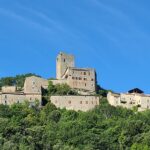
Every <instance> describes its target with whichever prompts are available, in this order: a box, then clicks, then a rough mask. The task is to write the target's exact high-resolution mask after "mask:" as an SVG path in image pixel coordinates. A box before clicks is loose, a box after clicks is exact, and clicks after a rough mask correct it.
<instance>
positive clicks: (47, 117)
mask: <svg viewBox="0 0 150 150" xmlns="http://www.w3.org/2000/svg"><path fill="white" fill-rule="evenodd" d="M149 116H150V111H149V110H147V111H145V112H138V113H137V112H136V113H135V112H134V111H132V110H127V109H124V108H120V107H116V108H115V107H113V106H110V105H109V104H108V103H107V101H106V99H103V100H101V105H100V106H98V107H96V108H95V109H93V110H91V111H88V112H81V111H79V112H75V111H71V110H70V111H68V110H65V109H62V110H60V109H57V108H56V107H55V106H54V105H52V104H51V103H50V102H49V103H47V105H46V106H45V107H42V108H39V107H38V105H36V106H32V107H29V104H28V102H25V103H24V104H14V105H12V106H10V107H9V106H4V105H0V127H1V128H0V148H1V149H2V150H10V149H12V150H29V149H30V150H41V149H45V150H109V149H110V150H124V149H126V150H128V149H130V150H149V149H150V119H149Z"/></svg>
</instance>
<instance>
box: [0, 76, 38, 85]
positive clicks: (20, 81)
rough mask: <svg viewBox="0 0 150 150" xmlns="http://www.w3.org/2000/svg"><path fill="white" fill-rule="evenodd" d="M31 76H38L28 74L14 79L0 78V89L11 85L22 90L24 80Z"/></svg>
mask: <svg viewBox="0 0 150 150" xmlns="http://www.w3.org/2000/svg"><path fill="white" fill-rule="evenodd" d="M33 75H34V76H38V75H36V74H32V73H28V74H22V75H16V76H15V77H5V78H0V88H1V87H2V86H13V85H16V86H17V87H20V88H22V87H23V85H24V81H25V78H26V77H30V76H33ZM38 77H39V76H38Z"/></svg>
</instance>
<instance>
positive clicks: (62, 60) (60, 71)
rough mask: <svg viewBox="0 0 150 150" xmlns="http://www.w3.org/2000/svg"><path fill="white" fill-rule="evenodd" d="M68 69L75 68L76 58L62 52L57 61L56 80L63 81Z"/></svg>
mask: <svg viewBox="0 0 150 150" xmlns="http://www.w3.org/2000/svg"><path fill="white" fill-rule="evenodd" d="M68 67H75V62H74V56H73V55H68V54H65V53H62V52H60V53H59V54H58V56H57V60H56V78H57V79H61V78H62V76H63V75H64V73H65V71H66V70H67V68H68Z"/></svg>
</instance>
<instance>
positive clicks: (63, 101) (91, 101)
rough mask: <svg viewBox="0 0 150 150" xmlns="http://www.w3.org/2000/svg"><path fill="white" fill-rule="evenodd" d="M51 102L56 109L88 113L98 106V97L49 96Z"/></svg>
mask: <svg viewBox="0 0 150 150" xmlns="http://www.w3.org/2000/svg"><path fill="white" fill-rule="evenodd" d="M50 99H51V102H52V103H53V104H54V105H55V106H56V107H58V108H61V109H62V108H66V109H68V110H75V111H78V110H82V111H88V110H91V109H93V108H95V107H96V106H97V105H99V97H98V96H51V98H50Z"/></svg>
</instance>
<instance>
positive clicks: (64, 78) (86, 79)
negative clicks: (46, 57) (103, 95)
mask: <svg viewBox="0 0 150 150" xmlns="http://www.w3.org/2000/svg"><path fill="white" fill-rule="evenodd" d="M56 75H57V76H56V78H57V80H52V82H53V84H56V83H57V84H62V83H66V84H68V85H69V86H70V87H71V88H73V89H77V90H79V91H80V90H81V91H87V92H89V94H91V93H94V92H95V91H96V84H97V78H96V72H95V69H93V68H77V67H75V60H74V56H73V55H68V54H65V53H62V52H60V53H59V54H58V56H57V60H56Z"/></svg>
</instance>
